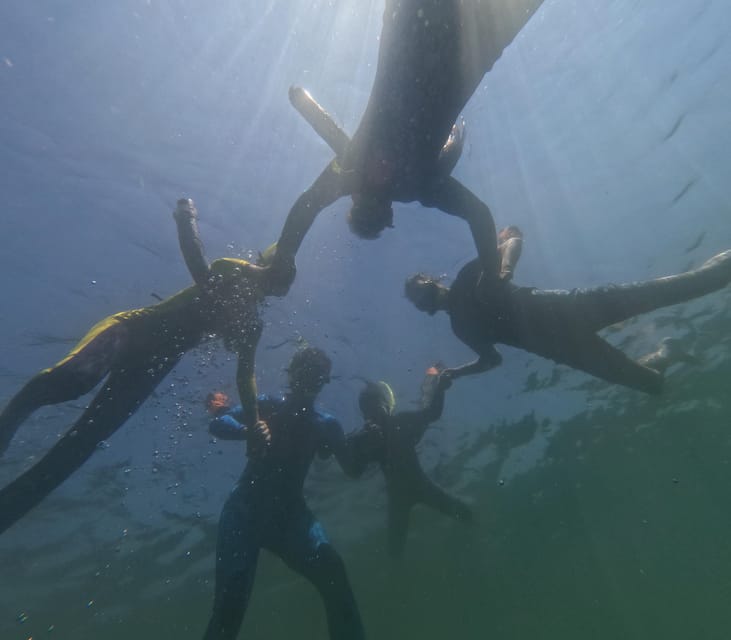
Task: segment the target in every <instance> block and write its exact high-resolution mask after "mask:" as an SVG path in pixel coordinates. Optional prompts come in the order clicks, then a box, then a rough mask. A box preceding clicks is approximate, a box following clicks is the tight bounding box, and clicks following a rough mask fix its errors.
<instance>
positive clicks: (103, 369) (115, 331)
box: [0, 316, 127, 455]
mask: <svg viewBox="0 0 731 640" xmlns="http://www.w3.org/2000/svg"><path fill="white" fill-rule="evenodd" d="M126 344H127V327H126V326H125V324H124V322H121V321H119V320H117V319H116V318H115V317H114V316H110V317H108V318H105V319H104V320H102V321H101V322H99V323H97V324H96V325H94V327H92V329H91V330H90V331H89V332H88V333H87V334H86V335H85V336H84V337H83V338H82V339H81V341H80V342H79V343H78V344H77V345H76V346H75V347H74V348H73V349H72V350H71V351H70V352H69V353H68V355H67V356H66V357H64V358H63V360H61V361H59V362H58V363H57V364H55V365H53V366H52V367H50V368H48V369H44V370H43V371H41V372H40V373H38V374H37V375H35V376H33V377H32V378H31V379H30V380H29V381H28V382H27V383H26V385H25V386H24V387H23V388H22V389H21V390H20V391H19V392H18V393H17V394H16V395H15V396H14V397H13V398H12V399H11V400H10V402H8V404H7V406H6V407H5V408H4V409H3V411H2V413H0V455H2V454H3V453H4V452H5V451H6V450H7V448H8V446H9V445H10V441H11V440H12V438H13V436H14V435H15V432H16V431H17V430H18V427H20V425H21V424H22V423H23V422H24V421H25V420H26V418H28V416H29V415H30V414H31V413H33V412H34V411H35V410H36V409H38V408H40V407H43V406H46V405H50V404H58V403H59V402H66V401H68V400H74V399H75V398H78V397H79V396H81V395H83V394H85V393H88V392H89V391H91V389H93V388H94V387H95V386H96V385H97V384H98V383H99V382H100V381H101V379H102V378H103V377H104V376H105V375H106V374H107V373H108V372H109V369H110V368H111V366H112V363H113V362H114V359H115V358H116V357H117V356H118V355H119V354H120V353H121V352H122V351H124V349H125V346H126Z"/></svg>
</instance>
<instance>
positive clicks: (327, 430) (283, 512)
mask: <svg viewBox="0 0 731 640" xmlns="http://www.w3.org/2000/svg"><path fill="white" fill-rule="evenodd" d="M330 368H331V363H330V359H329V358H328V357H327V355H326V354H325V353H324V352H323V351H321V350H320V349H316V348H312V347H308V348H306V349H303V350H301V351H298V352H297V353H296V354H295V355H294V357H293V358H292V360H291V362H290V364H289V368H288V376H289V392H288V393H287V394H286V395H285V396H283V397H274V396H268V395H261V396H260V397H259V413H260V415H261V418H262V420H263V422H260V423H259V425H266V428H257V429H255V430H252V431H250V429H249V425H247V424H246V423H245V422H240V420H241V419H242V416H243V414H242V409H241V408H240V407H237V408H234V409H230V410H225V409H224V408H223V407H222V406H221V404H222V403H220V398H218V399H216V398H214V399H213V401H212V402H211V403H209V406H211V405H213V406H214V407H216V406H217V413H218V415H217V417H215V418H214V419H213V421H212V422H211V425H210V432H211V433H212V434H213V435H215V436H216V437H218V438H221V439H227V440H246V441H247V447H248V458H249V459H248V463H247V465H246V468H245V469H244V472H243V474H242V475H241V478H240V479H239V481H238V483H237V484H236V486H235V487H234V490H233V491H232V493H231V495H230V496H229V498H228V499H227V500H226V504H225V506H224V507H223V512H222V514H221V520H220V523H219V527H218V544H217V549H216V588H215V598H214V603H213V613H212V615H211V618H210V621H209V624H208V628H207V630H206V634H205V640H232V639H233V638H236V636H237V634H238V632H239V628H240V627H241V623H242V621H243V618H244V614H245V612H246V608H247V605H248V603H249V597H250V595H251V589H252V587H253V584H254V576H255V573H256V565H257V560H258V558H259V552H260V550H261V549H267V550H268V551H271V552H272V553H274V554H276V555H277V556H279V557H280V558H281V559H282V560H283V561H284V562H285V563H286V564H287V566H289V567H290V568H291V569H292V570H294V571H296V572H297V573H299V574H301V575H302V576H304V577H305V578H307V579H308V580H309V581H310V582H312V584H313V585H314V586H315V587H316V588H317V589H318V591H319V592H320V594H321V596H322V599H323V602H324V604H325V610H326V614H327V622H328V628H329V630H330V638H331V639H332V640H361V639H362V638H364V637H365V636H364V632H363V626H362V623H361V619H360V614H359V612H358V607H357V605H356V602H355V597H354V595H353V591H352V589H351V587H350V583H349V581H348V577H347V575H346V572H345V566H344V564H343V561H342V559H341V558H340V556H339V555H338V553H337V552H336V551H335V549H334V548H333V546H332V544H331V543H330V541H329V540H328V538H327V536H326V534H325V531H324V529H323V528H322V525H321V524H320V523H319V522H318V521H317V519H316V518H315V516H314V515H313V514H312V512H311V511H310V510H309V508H308V507H307V505H306V504H305V499H304V496H303V493H302V486H303V483H304V480H305V476H306V475H307V471H308V470H309V468H310V464H311V463H312V460H313V458H314V456H315V454H317V455H319V456H320V457H321V458H327V457H329V456H331V455H334V456H335V458H336V459H337V460H338V462H339V463H340V466H341V467H342V468H343V470H344V471H345V472H346V473H347V474H348V475H357V474H358V473H359V472H360V470H361V469H362V465H360V464H358V463H357V461H356V460H355V459H354V457H353V456H352V452H351V451H352V450H351V449H350V448H349V447H348V443H347V441H346V438H345V435H344V433H343V429H342V427H341V426H340V423H339V422H338V421H337V420H336V419H335V418H333V417H332V416H329V415H327V414H324V413H321V412H320V411H318V410H317V409H315V406H314V401H315V398H316V397H317V395H318V393H319V392H320V390H321V389H322V387H323V386H324V385H325V384H326V383H327V382H328V381H329V378H330ZM265 438H268V442H267V441H266V440H265Z"/></svg>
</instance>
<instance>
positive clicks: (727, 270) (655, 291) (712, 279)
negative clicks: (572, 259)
mask: <svg viewBox="0 0 731 640" xmlns="http://www.w3.org/2000/svg"><path fill="white" fill-rule="evenodd" d="M730 282H731V250H728V251H724V252H722V253H719V254H718V255H716V256H714V257H712V258H710V259H709V260H707V261H706V262H705V263H703V264H702V265H701V266H700V267H698V268H697V269H692V270H691V271H686V272H685V273H680V274H677V275H672V276H666V277H664V278H656V279H654V280H646V281H644V282H632V283H628V284H620V285H611V286H607V287H597V288H595V289H584V290H576V291H573V292H571V293H570V297H571V298H572V300H571V306H572V309H573V311H572V313H573V314H574V315H575V316H581V317H582V318H583V319H584V322H585V325H586V326H588V327H590V328H591V329H592V330H593V331H598V330H599V329H603V328H604V327H607V326H609V325H611V324H614V323H616V322H622V321H624V320H627V319H628V318H633V317H634V316H637V315H640V314H642V313H647V312H649V311H654V310H655V309H660V308H662V307H669V306H671V305H674V304H680V303H681V302H687V301H688V300H693V299H694V298H699V297H701V296H704V295H707V294H709V293H713V292H714V291H718V290H719V289H722V288H724V287H725V286H727V285H728V284H729V283H730Z"/></svg>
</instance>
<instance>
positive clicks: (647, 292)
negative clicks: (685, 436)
mask: <svg viewBox="0 0 731 640" xmlns="http://www.w3.org/2000/svg"><path fill="white" fill-rule="evenodd" d="M480 271H481V267H480V265H479V263H478V261H477V260H473V261H472V262H469V263H467V264H466V265H465V266H464V267H463V268H462V270H461V271H460V272H459V274H458V275H457V278H456V280H455V281H454V282H453V283H452V286H451V287H447V286H446V285H444V284H442V283H440V282H439V281H438V280H437V279H435V278H433V277H431V276H428V275H426V274H423V273H419V274H416V275H413V276H411V277H410V278H408V280H407V281H406V285H405V293H406V297H407V298H408V299H409V300H410V301H411V302H412V303H413V304H414V305H415V306H416V307H417V308H418V309H419V310H421V311H425V312H426V313H429V314H430V315H433V314H435V313H436V312H437V311H446V312H447V313H448V314H449V317H450V321H451V325H452V330H453V331H454V334H455V335H456V336H457V338H459V339H460V340H461V341H462V342H464V343H465V344H466V345H467V346H469V347H470V348H471V349H473V350H474V351H475V352H476V353H477V355H478V358H477V360H475V361H474V362H470V363H468V364H465V365H462V366H459V367H456V368H453V369H447V370H445V371H444V372H443V373H442V375H448V376H451V377H452V378H458V377H461V376H465V375H471V374H475V373H482V372H483V371H487V370H489V369H492V368H493V367H496V366H497V365H499V364H500V363H501V362H502V358H501V356H500V354H499V353H498V352H497V350H496V349H495V344H497V343H500V344H507V345H509V346H511V347H516V348H518V349H523V350H525V351H529V352H531V353H534V354H536V355H539V356H542V357H544V358H548V359H550V360H553V361H554V362H557V363H559V364H565V365H568V366H570V367H573V368H574V369H579V370H581V371H585V372H586V373H589V374H591V375H593V376H596V377H598V378H601V379H603V380H606V381H607V382H611V383H614V384H621V385H624V386H626V387H630V388H632V389H637V390H639V391H644V392H645V393H653V394H656V393H660V391H661V390H662V386H663V372H664V370H665V369H667V367H668V366H670V365H671V364H673V363H675V362H679V361H681V360H686V361H687V360H688V358H689V356H688V355H687V354H683V353H680V352H679V349H678V346H677V343H674V342H673V341H668V340H665V341H664V342H663V343H662V344H661V346H660V348H659V349H658V351H656V352H653V354H649V355H648V356H645V357H644V358H640V359H639V360H638V361H635V360H632V359H630V358H629V357H628V356H626V355H625V354H624V353H623V352H622V351H620V350H619V349H617V348H616V347H613V346H612V345H610V344H609V343H608V342H606V341H605V340H604V339H602V338H601V337H599V336H598V335H597V331H599V330H601V329H603V328H605V327H608V326H609V325H612V324H615V323H617V322H621V321H623V320H627V319H628V318H632V317H634V316H637V315H640V314H642V313H647V312H649V311H653V310H655V309H659V308H662V307H667V306H670V305H674V304H679V303H681V302H686V301H688V300H692V299H693V298H698V297H700V296H703V295H706V294H709V293H712V292H713V291H717V290H719V289H722V288H723V287H725V286H727V285H728V284H729V282H731V250H728V251H724V252H722V253H719V254H718V255H716V256H714V257H713V258H710V259H709V260H707V261H706V262H705V263H704V264H703V265H701V266H700V267H699V268H697V269H693V270H691V271H687V272H685V273H681V274H678V275H672V276H666V277H664V278H657V279H655V280H647V281H645V282H633V283H628V284H620V285H608V286H604V287H596V288H592V289H573V290H571V291H562V290H540V289H534V288H532V287H519V286H516V285H513V284H512V283H510V282H506V281H503V282H501V283H500V284H499V285H498V286H497V287H496V290H495V292H494V294H493V295H492V296H491V302H490V304H485V303H483V302H482V301H481V300H478V299H477V297H476V295H475V283H476V281H477V279H478V278H479V277H480Z"/></svg>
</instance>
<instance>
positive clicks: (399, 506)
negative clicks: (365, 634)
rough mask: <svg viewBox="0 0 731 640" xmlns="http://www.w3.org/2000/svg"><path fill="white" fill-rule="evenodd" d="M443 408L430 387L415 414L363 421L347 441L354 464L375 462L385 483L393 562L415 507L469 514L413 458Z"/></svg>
mask: <svg viewBox="0 0 731 640" xmlns="http://www.w3.org/2000/svg"><path fill="white" fill-rule="evenodd" d="M428 378H435V376H428ZM434 382H436V380H434ZM443 409H444V389H442V388H434V389H432V390H431V392H430V393H429V397H428V403H427V404H425V406H424V408H423V409H421V410H420V411H402V412H400V413H396V414H394V415H389V416H384V417H383V419H382V421H380V422H379V423H375V422H368V423H366V425H365V426H364V427H363V428H362V429H361V430H360V431H357V432H355V433H353V434H351V435H349V436H348V439H349V441H350V442H351V446H352V447H353V449H354V451H355V458H356V459H357V460H358V461H359V463H364V462H377V463H378V465H379V466H380V468H381V471H382V472H383V475H384V478H385V479H386V493H387V496H388V516H387V525H388V549H389V553H390V554H391V556H393V557H399V556H401V555H402V554H403V551H404V546H405V544H406V536H407V533H408V527H409V515H410V513H411V509H412V507H414V506H415V505H417V504H423V505H425V506H428V507H431V508H432V509H436V510H437V511H439V512H440V513H443V514H445V515H448V516H450V517H452V518H455V519H456V520H461V521H463V522H470V521H471V520H472V511H471V510H470V508H469V507H468V506H467V505H466V504H465V503H464V502H462V501H461V500H459V499H457V498H455V497H453V496H450V495H449V494H448V493H446V492H445V491H444V490H443V489H441V488H440V487H438V486H437V485H436V484H434V482H432V481H431V480H430V479H429V478H428V477H427V475H426V474H425V473H424V470H423V469H422V468H421V464H420V463H419V457H418V455H417V453H416V445H417V444H418V443H419V441H420V440H421V438H422V436H423V435H424V432H425V431H426V429H427V427H428V426H429V425H430V424H431V423H432V422H434V421H435V420H438V419H439V418H440V417H441V415H442V411H443Z"/></svg>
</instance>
